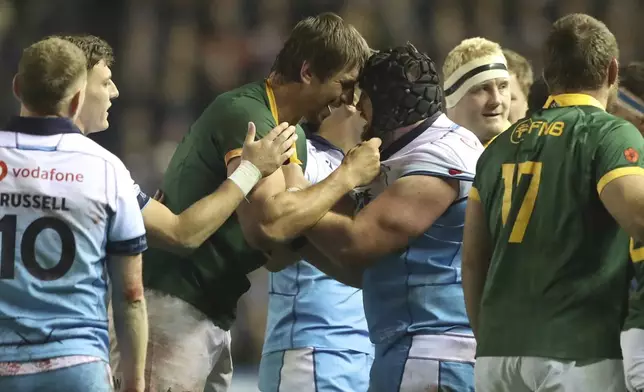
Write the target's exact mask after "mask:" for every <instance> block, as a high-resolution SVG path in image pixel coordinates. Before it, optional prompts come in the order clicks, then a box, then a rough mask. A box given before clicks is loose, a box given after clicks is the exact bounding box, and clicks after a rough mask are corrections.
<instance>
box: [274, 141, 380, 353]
mask: <svg viewBox="0 0 644 392" xmlns="http://www.w3.org/2000/svg"><path fill="white" fill-rule="evenodd" d="M307 136H308V140H307V148H308V155H307V156H308V160H307V164H306V170H305V173H304V174H305V176H306V179H307V180H309V182H311V183H314V184H315V183H317V182H320V181H322V180H323V179H325V178H326V177H327V176H328V175H329V174H331V172H333V171H334V170H335V169H337V167H338V166H340V163H342V159H344V153H343V152H342V150H340V149H338V148H336V147H334V146H333V145H331V144H330V143H329V142H328V141H326V140H325V139H323V138H321V137H320V136H318V135H315V134H310V135H307ZM268 290H269V291H268V320H267V323H266V335H265V341H264V348H263V353H264V354H268V353H271V352H275V351H283V350H289V349H296V348H302V347H314V348H325V349H336V350H354V351H358V352H362V353H367V354H371V355H373V345H372V344H371V342H370V341H369V334H368V331H367V322H366V320H365V316H364V309H363V304H362V291H361V290H359V289H356V288H353V287H349V286H346V285H344V284H342V283H340V282H338V281H337V280H335V279H333V278H331V277H329V276H327V275H325V274H324V273H323V272H322V271H320V270H319V269H317V268H316V267H314V266H313V265H311V264H309V263H307V262H306V261H304V260H303V261H300V262H298V263H296V264H293V265H291V266H289V267H287V268H285V269H283V270H282V271H279V272H275V273H270V274H269V283H268Z"/></svg>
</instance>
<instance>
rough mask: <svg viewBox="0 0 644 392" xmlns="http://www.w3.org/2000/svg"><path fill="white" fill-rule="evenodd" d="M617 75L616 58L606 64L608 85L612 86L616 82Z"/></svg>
mask: <svg viewBox="0 0 644 392" xmlns="http://www.w3.org/2000/svg"><path fill="white" fill-rule="evenodd" d="M618 77H619V62H618V61H617V59H616V58H614V57H613V59H612V60H611V61H610V64H608V85H609V86H613V85H615V83H617V78H618Z"/></svg>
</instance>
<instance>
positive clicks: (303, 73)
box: [300, 61, 313, 84]
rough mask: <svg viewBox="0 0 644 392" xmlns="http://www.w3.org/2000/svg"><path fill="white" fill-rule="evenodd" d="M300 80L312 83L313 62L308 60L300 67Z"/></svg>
mask: <svg viewBox="0 0 644 392" xmlns="http://www.w3.org/2000/svg"><path fill="white" fill-rule="evenodd" d="M300 80H301V81H302V83H304V84H311V82H313V72H312V71H311V64H310V63H309V62H308V61H304V62H303V63H302V68H300Z"/></svg>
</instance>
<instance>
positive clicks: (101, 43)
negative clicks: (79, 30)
mask: <svg viewBox="0 0 644 392" xmlns="http://www.w3.org/2000/svg"><path fill="white" fill-rule="evenodd" d="M57 37H58V38H60V39H64V40H65V41H69V42H71V43H73V44H74V45H76V46H78V47H79V48H80V49H81V50H82V51H83V53H84V54H85V58H86V59H87V70H90V69H92V68H94V66H96V64H98V63H99V62H101V60H103V61H104V62H105V65H106V66H108V67H111V66H112V64H114V51H113V50H112V47H111V46H110V44H108V43H107V42H105V40H103V39H101V38H99V37H97V36H95V35H91V34H77V35H59V36H57Z"/></svg>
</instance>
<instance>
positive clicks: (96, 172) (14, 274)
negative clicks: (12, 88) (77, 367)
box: [0, 118, 146, 362]
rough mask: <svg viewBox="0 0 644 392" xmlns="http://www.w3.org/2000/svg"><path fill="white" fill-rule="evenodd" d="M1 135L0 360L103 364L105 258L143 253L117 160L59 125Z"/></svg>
mask: <svg viewBox="0 0 644 392" xmlns="http://www.w3.org/2000/svg"><path fill="white" fill-rule="evenodd" d="M7 128H8V131H1V132H0V241H1V251H0V296H1V299H0V362H6V361H32V360H39V359H46V358H53V357H60V356H70V355H86V356H93V357H97V358H101V359H103V360H104V361H108V347H109V341H108V334H107V312H106V299H107V298H106V295H107V271H106V258H107V256H108V255H110V254H114V255H133V254H138V253H141V252H142V251H143V250H145V248H146V240H145V229H144V227H143V219H142V216H141V212H140V210H139V205H138V203H137V199H136V194H135V190H134V186H133V182H132V179H131V177H130V175H129V172H128V171H127V170H126V169H125V166H124V165H123V164H122V163H121V161H120V160H119V159H118V158H116V157H115V156H113V155H112V154H111V153H109V152H107V150H105V149H103V148H102V147H100V146H99V145H98V144H96V143H95V142H93V141H92V140H90V139H89V138H87V137H85V136H83V135H82V134H80V132H78V130H77V128H75V127H74V126H73V125H72V123H71V122H69V121H68V120H66V119H45V118H15V119H13V120H12V121H11V122H10V123H9V125H8V126H7Z"/></svg>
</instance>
